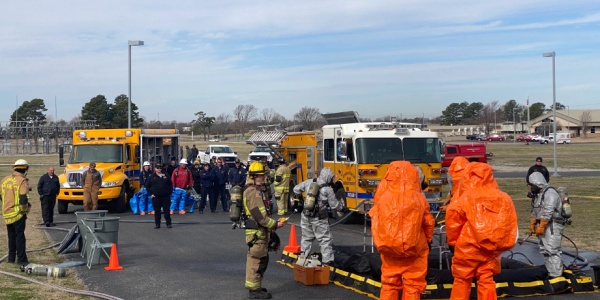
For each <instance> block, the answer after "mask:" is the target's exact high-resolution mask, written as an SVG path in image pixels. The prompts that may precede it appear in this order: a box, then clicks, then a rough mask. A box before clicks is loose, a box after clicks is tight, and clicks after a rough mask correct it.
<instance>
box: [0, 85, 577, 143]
mask: <svg viewBox="0 0 600 300" xmlns="http://www.w3.org/2000/svg"><path fill="white" fill-rule="evenodd" d="M128 102H129V99H128V97H127V95H124V94H121V95H119V96H117V97H116V98H115V99H114V101H113V102H112V103H109V102H108V100H107V99H106V97H105V96H104V95H97V96H95V97H93V98H92V99H90V100H89V101H88V102H86V103H85V104H84V105H83V107H82V108H81V113H80V114H79V115H78V116H77V117H75V118H73V120H71V121H72V122H73V121H82V120H90V121H91V120H93V121H95V124H96V126H97V128H125V127H127V111H128V108H127V106H128ZM556 108H557V110H564V109H565V108H566V107H565V106H564V105H562V104H561V103H559V102H557V103H556ZM47 110H48V109H47V108H46V106H45V103H44V100H43V99H39V98H35V99H32V100H30V101H24V102H23V103H22V104H21V106H19V107H18V108H17V109H16V110H15V111H14V112H13V113H12V114H11V117H10V120H11V121H21V122H23V121H24V122H27V123H35V124H36V125H45V124H46V123H47V122H48V116H47V115H46V113H45V112H46V111H47ZM551 110H552V107H548V108H547V107H546V105H545V104H544V103H541V102H536V103H533V104H532V105H531V106H530V107H529V118H530V119H535V118H537V117H539V116H541V115H542V114H544V113H546V112H548V111H551ZM513 114H514V117H513ZM131 115H132V116H131V124H132V127H134V128H138V127H145V128H177V129H180V130H182V129H183V128H184V127H190V128H191V131H192V132H193V133H194V134H199V135H203V136H204V137H205V138H207V137H208V136H211V135H216V136H223V135H225V134H240V135H241V136H244V135H245V134H246V133H247V132H248V131H249V130H252V129H256V128H257V126H261V125H274V124H279V128H280V129H288V130H296V131H299V130H313V129H317V128H320V127H321V126H323V125H324V124H325V121H324V120H323V118H322V116H321V112H320V111H319V109H318V108H315V107H307V106H305V107H302V108H301V109H300V110H299V111H297V112H296V113H295V114H294V115H293V117H292V118H291V119H287V118H285V117H284V116H283V115H281V114H279V113H278V112H276V111H275V110H274V109H272V108H263V109H259V108H258V107H256V106H254V105H252V104H244V105H242V104H240V105H238V106H236V107H235V108H234V109H233V110H232V111H231V113H221V114H219V115H217V116H209V115H208V114H207V113H205V112H203V111H199V112H196V113H195V114H194V116H195V119H192V120H189V121H182V120H178V121H166V122H161V121H159V120H149V121H146V120H144V118H142V117H141V116H140V115H139V112H138V107H137V105H136V104H135V103H134V102H131ZM513 119H514V121H515V122H520V121H525V120H527V106H525V105H520V104H518V103H517V101H516V100H509V101H507V102H506V103H505V104H504V105H501V104H500V103H499V101H498V100H494V101H492V102H490V103H488V104H483V103H481V102H473V103H469V102H466V101H465V102H461V103H457V102H455V103H451V104H450V105H448V106H447V107H446V109H445V110H443V111H442V115H441V116H439V117H438V118H435V119H426V118H425V117H424V116H423V117H422V118H418V117H416V118H402V115H400V117H398V116H392V115H387V116H384V117H380V118H375V119H370V118H361V121H364V122H369V121H374V122H383V121H392V120H396V121H401V122H412V123H422V124H425V123H439V124H442V125H474V124H479V125H484V127H485V128H486V131H487V132H489V131H491V128H492V126H493V124H498V123H503V122H505V121H513ZM55 123H57V124H60V123H66V121H64V120H58V121H56V120H55Z"/></svg>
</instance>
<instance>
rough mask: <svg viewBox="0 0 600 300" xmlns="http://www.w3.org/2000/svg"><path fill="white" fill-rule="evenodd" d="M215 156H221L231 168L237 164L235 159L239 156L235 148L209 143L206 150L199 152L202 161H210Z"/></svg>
mask: <svg viewBox="0 0 600 300" xmlns="http://www.w3.org/2000/svg"><path fill="white" fill-rule="evenodd" d="M213 156H214V157H216V158H221V159H222V160H223V162H224V163H225V164H227V166H229V167H230V168H231V167H234V166H235V160H236V158H238V157H237V152H234V151H233V149H231V147H229V146H227V145H208V147H206V150H204V151H200V152H199V153H198V158H199V159H200V163H207V162H210V158H211V157H213Z"/></svg>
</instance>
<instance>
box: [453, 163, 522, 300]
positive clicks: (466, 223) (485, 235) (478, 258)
mask: <svg viewBox="0 0 600 300" xmlns="http://www.w3.org/2000/svg"><path fill="white" fill-rule="evenodd" d="M459 188H460V192H459V193H460V195H459V197H458V198H453V200H452V202H450V205H449V206H448V210H447V212H446V234H447V238H448V244H449V245H451V246H454V257H453V258H452V275H453V276H454V285H453V286H452V293H451V295H450V299H461V300H462V299H469V295H470V293H471V283H472V280H473V277H477V299H486V300H487V299H497V296H496V283H495V282H494V279H493V277H492V276H493V275H494V274H498V273H500V255H501V254H502V252H503V251H506V250H509V249H511V248H512V247H513V246H514V245H515V242H516V239H517V235H518V231H517V213H516V210H515V206H514V204H513V201H512V199H511V198H510V196H509V195H508V194H506V193H504V192H502V191H500V189H499V188H498V184H497V183H496V180H495V179H494V176H493V171H492V167H491V166H489V165H488V164H485V163H470V164H469V165H468V166H467V168H466V169H465V170H464V174H463V178H462V180H461V182H460V187H459Z"/></svg>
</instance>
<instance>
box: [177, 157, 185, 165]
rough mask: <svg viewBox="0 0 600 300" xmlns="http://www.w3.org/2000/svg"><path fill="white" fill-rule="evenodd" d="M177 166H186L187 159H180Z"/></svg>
mask: <svg viewBox="0 0 600 300" xmlns="http://www.w3.org/2000/svg"><path fill="white" fill-rule="evenodd" d="M179 164H180V165H181V164H186V165H187V159H185V158H182V159H181V160H180V161H179Z"/></svg>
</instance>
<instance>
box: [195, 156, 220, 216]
mask: <svg viewBox="0 0 600 300" xmlns="http://www.w3.org/2000/svg"><path fill="white" fill-rule="evenodd" d="M199 181H200V182H201V184H202V189H201V190H200V192H201V193H200V207H199V209H200V213H201V214H202V213H204V207H206V196H209V197H210V211H211V212H217V201H216V200H215V201H213V200H212V199H213V191H212V189H213V177H212V172H211V171H210V164H208V163H205V164H204V165H203V166H202V170H201V171H200V180H199ZM194 182H196V181H194ZM213 202H214V203H213Z"/></svg>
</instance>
